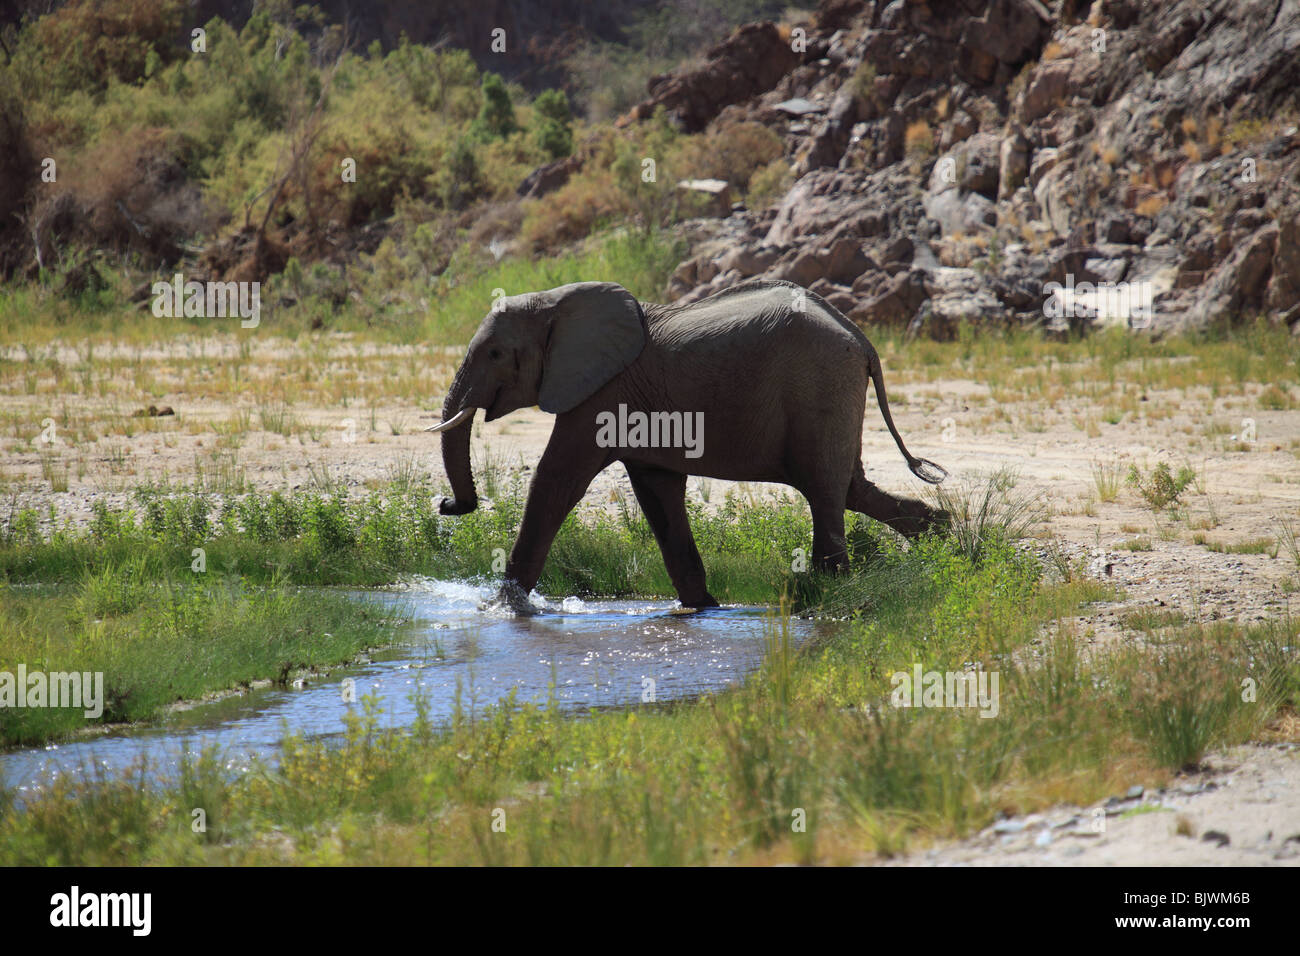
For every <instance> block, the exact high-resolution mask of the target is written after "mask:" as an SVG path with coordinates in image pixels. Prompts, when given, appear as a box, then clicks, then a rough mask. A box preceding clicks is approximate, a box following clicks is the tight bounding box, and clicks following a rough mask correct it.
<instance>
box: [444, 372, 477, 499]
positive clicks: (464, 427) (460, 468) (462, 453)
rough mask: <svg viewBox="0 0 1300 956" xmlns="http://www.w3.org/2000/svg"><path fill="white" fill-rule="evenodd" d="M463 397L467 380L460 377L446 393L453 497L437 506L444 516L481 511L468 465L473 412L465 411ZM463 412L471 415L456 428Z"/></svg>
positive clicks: (447, 453) (447, 465)
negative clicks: (458, 418)
mask: <svg viewBox="0 0 1300 956" xmlns="http://www.w3.org/2000/svg"><path fill="white" fill-rule="evenodd" d="M462 371H463V370H462ZM464 393H465V380H464V376H463V374H461V373H457V375H456V380H455V381H454V382H452V384H451V391H450V392H448V393H447V400H446V401H445V402H444V403H443V405H442V420H443V422H445V423H446V424H447V425H448V426H449V427H447V428H446V429H444V430H443V432H442V464H443V467H444V468H445V469H446V470H447V480H448V481H450V482H451V495H452V497H451V498H450V499H443V500H442V501H441V502H440V503H439V504H438V510H439V512H441V513H442V514H445V515H463V514H468V513H469V512H471V511H473V510H474V509H475V508H477V507H478V491H476V490H475V488H474V472H473V470H472V469H471V468H470V464H469V439H470V432H471V431H472V426H473V423H474V408H473V407H472V406H468V407H466V408H462V406H461V403H462V401H463V400H464ZM463 411H468V412H469V414H468V415H467V416H461V419H462V420H461V421H459V422H456V423H455V424H453V419H455V418H456V417H457V416H459V415H461V413H462V412H463Z"/></svg>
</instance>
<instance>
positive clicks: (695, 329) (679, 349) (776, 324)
mask: <svg viewBox="0 0 1300 956" xmlns="http://www.w3.org/2000/svg"><path fill="white" fill-rule="evenodd" d="M647 320H648V330H649V333H650V337H651V339H652V341H654V342H655V343H656V344H657V345H658V346H659V349H658V352H659V355H660V356H661V357H662V359H663V360H664V361H665V363H666V365H667V368H665V369H664V376H665V379H672V380H676V381H678V382H679V383H688V384H684V385H682V386H681V387H680V388H679V389H678V390H677V391H678V393H679V394H681V393H684V392H693V393H695V398H696V399H697V400H698V401H699V402H700V403H701V404H700V406H699V407H703V408H707V409H710V410H712V411H713V413H714V415H715V417H718V418H723V417H732V416H734V417H735V418H736V419H737V421H740V420H743V419H746V418H747V417H749V416H757V417H759V418H761V419H762V420H763V421H765V422H766V423H767V424H766V425H765V426H764V428H765V429H766V431H765V432H764V434H763V436H762V437H761V438H760V437H759V436H754V439H755V440H756V441H757V442H759V443H765V442H766V441H767V440H768V439H771V438H778V436H779V435H780V434H781V433H782V432H783V431H784V429H773V424H774V423H775V422H777V421H782V422H784V424H785V427H786V428H789V429H797V428H805V429H806V428H807V427H808V419H809V418H810V417H813V418H814V419H815V420H821V421H822V422H823V423H827V424H828V423H829V422H828V419H838V418H839V417H840V416H845V417H846V419H847V420H854V419H855V420H856V421H857V422H861V420H862V414H863V410H864V407H865V403H866V393H867V382H868V360H867V359H868V354H869V352H868V350H869V349H870V343H868V342H867V340H866V337H865V336H863V335H862V333H861V332H860V331H859V330H858V329H857V328H856V327H855V326H854V325H853V324H852V323H851V322H850V321H849V320H848V319H846V318H844V317H843V316H841V315H840V314H839V313H838V312H837V311H836V310H835V309H834V308H833V307H832V306H830V305H829V304H828V303H826V302H825V301H824V300H823V299H822V298H821V297H820V296H817V295H815V294H814V293H810V292H808V291H807V290H806V289H803V288H801V287H800V286H796V285H793V284H791V283H787V282H779V281H771V280H765V281H762V282H757V283H746V284H745V285H742V286H737V287H735V288H733V289H730V290H727V291H726V292H723V293H719V294H717V295H714V296H710V297H709V298H707V299H703V300H701V301H699V302H693V303H690V304H688V305H684V306H678V307H662V306H660V307H651V308H650V309H647ZM706 383H707V384H706ZM733 405H734V406H735V407H734V408H733V407H732V406H733ZM854 427H855V429H856V428H859V427H860V426H856V425H855V426H854ZM778 440H780V441H783V440H784V439H783V438H779V439H778Z"/></svg>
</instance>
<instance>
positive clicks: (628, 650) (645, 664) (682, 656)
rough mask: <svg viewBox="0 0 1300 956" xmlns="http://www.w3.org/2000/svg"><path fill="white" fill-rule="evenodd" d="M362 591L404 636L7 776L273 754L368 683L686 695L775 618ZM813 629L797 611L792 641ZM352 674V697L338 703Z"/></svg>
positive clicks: (18, 782) (392, 713)
mask: <svg viewBox="0 0 1300 956" xmlns="http://www.w3.org/2000/svg"><path fill="white" fill-rule="evenodd" d="M354 593H355V594H356V596H357V597H358V598H359V599H361V600H369V601H379V602H385V603H394V604H397V605H398V606H399V607H401V608H402V609H403V613H404V614H409V616H410V617H411V619H412V621H413V625H414V626H413V627H412V628H411V629H409V630H407V631H404V632H403V633H404V638H403V640H402V642H401V643H398V644H394V645H392V646H389V647H386V648H383V649H382V650H378V651H376V652H375V653H374V655H373V659H371V660H369V661H368V662H366V663H364V664H358V665H354V666H350V667H337V668H334V669H333V670H331V672H330V674H329V676H328V677H321V678H316V679H312V680H311V681H309V682H308V683H307V684H306V685H305V686H302V687H298V688H294V689H273V688H265V689H254V690H252V691H250V692H248V693H245V694H241V695H238V696H232V697H228V698H226V699H224V700H219V701H215V702H212V703H205V704H199V705H196V706H194V707H192V708H189V709H185V710H177V711H174V712H172V713H170V714H169V715H168V716H167V717H165V718H163V719H161V720H159V721H157V722H154V723H150V724H147V725H140V726H133V727H131V728H129V729H127V730H123V731H121V732H115V733H111V734H105V735H103V736H98V737H94V738H87V739H85V740H82V741H78V742H74V743H63V744H57V745H55V744H51V745H49V746H46V747H38V748H33V749H26V750H16V751H11V752H9V753H4V754H0V780H3V782H4V783H5V785H6V786H10V787H18V788H19V789H20V793H23V792H30V791H31V790H32V789H33V788H39V786H40V785H41V782H42V781H43V780H47V779H48V776H49V775H51V774H58V773H69V772H71V773H84V772H87V771H89V770H91V768H94V769H96V770H99V771H103V772H105V773H108V774H115V773H120V772H121V771H122V770H123V769H125V768H127V767H129V766H131V765H132V764H134V763H135V762H137V761H139V760H140V759H141V758H145V759H146V760H147V762H148V766H149V767H150V768H151V770H152V771H153V772H160V773H162V774H163V775H168V774H169V772H170V771H171V770H172V769H173V768H174V767H175V766H176V764H177V762H178V760H179V757H180V755H181V754H182V753H183V752H186V751H188V752H190V753H197V752H198V751H199V750H201V749H204V748H206V747H210V746H214V745H215V746H216V747H218V748H219V750H220V753H221V754H222V756H223V759H224V760H225V761H226V765H227V767H228V768H229V769H230V770H231V771H232V772H238V771H240V770H241V769H243V768H245V767H247V766H248V764H249V758H250V757H253V756H258V757H261V758H263V759H269V760H274V758H275V755H276V753H277V752H278V745H279V742H280V740H281V738H282V737H283V736H284V733H285V731H286V729H287V730H289V731H292V732H295V733H299V734H302V735H304V736H308V737H320V736H329V735H336V734H340V733H341V732H342V730H343V716H344V715H345V714H346V713H347V711H348V710H349V708H351V709H353V710H359V708H360V707H361V704H360V702H359V701H360V698H361V697H362V696H363V695H374V696H377V697H378V698H379V699H380V701H381V706H382V708H383V711H384V713H383V716H382V717H381V718H380V723H381V725H382V726H386V727H387V726H391V727H403V726H407V725H409V724H411V723H412V722H413V721H414V719H415V704H414V701H413V699H412V695H413V692H414V691H416V689H417V688H419V689H420V690H421V691H422V693H423V695H424V696H425V697H426V699H427V700H428V702H429V712H430V717H431V718H432V720H433V721H434V723H439V722H442V721H444V720H445V719H446V718H448V717H449V716H450V715H451V713H452V712H453V709H454V707H455V702H456V697H457V685H458V684H459V686H460V690H459V695H460V702H461V706H462V708H463V709H464V710H465V712H466V713H469V712H470V711H471V710H475V711H480V712H481V710H482V709H483V708H484V707H485V706H487V705H490V704H492V703H495V702H496V701H498V700H500V699H501V698H502V697H504V696H505V695H506V694H507V693H508V692H509V691H510V689H511V688H517V699H518V700H519V701H520V702H523V701H529V700H531V701H537V702H544V701H546V700H547V698H548V695H549V694H550V693H551V691H550V685H551V684H552V682H553V683H554V685H555V686H554V691H553V694H554V699H555V701H556V703H557V705H558V706H560V707H562V708H564V709H566V710H585V709H587V708H591V707H607V706H612V705H620V704H629V703H636V702H640V701H642V700H643V699H654V700H658V701H664V700H671V699H674V698H681V697H689V696H694V695H698V694H700V693H702V692H705V691H710V690H715V689H718V688H721V687H724V686H725V685H727V684H730V683H734V682H736V681H738V680H739V679H741V678H742V677H744V675H745V674H747V673H749V672H750V671H752V670H753V669H755V668H756V667H757V666H758V664H759V662H760V661H761V660H762V657H763V653H764V649H765V647H766V640H767V635H768V634H769V633H770V631H771V628H772V627H773V625H771V624H770V623H769V619H768V618H769V615H768V612H767V611H765V610H764V609H762V608H726V609H722V610H711V611H707V612H705V613H702V614H692V615H674V614H672V613H670V612H671V609H672V608H673V607H674V603H673V602H671V601H659V602H649V603H647V602H644V601H582V600H579V599H577V598H567V599H565V600H564V601H563V602H560V603H547V604H546V605H545V607H544V609H543V611H542V613H540V614H538V615H537V616H535V617H515V616H513V615H508V614H504V613H499V612H492V611H484V610H481V609H480V607H481V605H482V603H483V602H484V601H485V600H488V599H490V598H491V597H492V596H493V594H494V593H495V586H487V585H484V586H478V585H471V584H463V583H458V582H448V581H433V580H422V581H418V582H415V583H413V584H411V585H410V586H408V587H404V588H401V589H399V590H385V591H365V592H354ZM813 627H814V625H813V624H812V623H810V622H808V621H801V620H798V619H792V620H791V622H790V629H791V636H792V638H793V640H794V642H795V643H799V642H801V641H802V640H804V639H805V638H806V637H807V636H808V635H809V634H811V633H812V629H813ZM349 678H350V679H351V680H352V681H354V682H355V684H354V687H355V696H356V698H357V701H358V702H357V703H351V704H349V703H345V702H344V696H345V694H344V681H345V680H346V679H349ZM651 682H653V683H651Z"/></svg>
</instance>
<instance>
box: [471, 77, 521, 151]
mask: <svg viewBox="0 0 1300 956" xmlns="http://www.w3.org/2000/svg"><path fill="white" fill-rule="evenodd" d="M474 125H475V127H476V130H477V132H478V133H479V135H480V136H483V137H485V138H505V137H506V136H509V135H510V134H511V133H513V132H515V130H517V129H519V124H518V123H516V122H515V107H514V104H512V103H511V102H510V91H509V90H507V89H506V84H505V81H504V80H502V79H501V77H500V76H499V75H497V74H496V73H484V74H483V105H482V106H481V107H480V108H479V111H478V119H477V120H475V121H474Z"/></svg>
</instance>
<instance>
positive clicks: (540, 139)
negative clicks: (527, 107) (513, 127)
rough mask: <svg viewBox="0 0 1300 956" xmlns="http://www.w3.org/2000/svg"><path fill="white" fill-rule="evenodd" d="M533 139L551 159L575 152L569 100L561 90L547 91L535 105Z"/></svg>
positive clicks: (539, 96)
mask: <svg viewBox="0 0 1300 956" xmlns="http://www.w3.org/2000/svg"><path fill="white" fill-rule="evenodd" d="M533 112H534V125H533V138H534V139H535V140H536V142H537V145H538V147H539V148H541V149H542V150H544V151H545V152H546V153H547V155H549V156H550V157H551V159H560V158H561V157H563V156H568V155H569V154H570V153H572V152H573V132H572V130H571V129H570V124H571V122H572V116H571V114H570V113H569V98H568V97H567V96H565V95H564V93H563V91H561V90H545V91H544V92H542V93H541V94H539V95H538V97H537V99H536V100H535V101H534V103H533Z"/></svg>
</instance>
